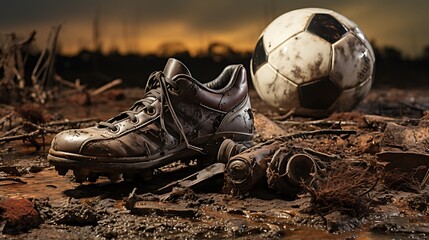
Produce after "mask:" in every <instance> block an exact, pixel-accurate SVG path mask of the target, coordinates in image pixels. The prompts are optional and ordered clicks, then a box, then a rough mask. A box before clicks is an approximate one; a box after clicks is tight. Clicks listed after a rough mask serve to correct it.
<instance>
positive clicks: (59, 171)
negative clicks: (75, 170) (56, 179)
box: [55, 166, 69, 176]
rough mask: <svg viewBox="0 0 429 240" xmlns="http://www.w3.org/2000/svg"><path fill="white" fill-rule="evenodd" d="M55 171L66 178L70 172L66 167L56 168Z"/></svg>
mask: <svg viewBox="0 0 429 240" xmlns="http://www.w3.org/2000/svg"><path fill="white" fill-rule="evenodd" d="M55 170H56V171H57V172H58V175H61V176H65V175H66V174H67V172H68V171H69V169H68V168H66V167H60V166H55Z"/></svg>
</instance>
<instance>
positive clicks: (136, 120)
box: [131, 118, 140, 124]
mask: <svg viewBox="0 0 429 240" xmlns="http://www.w3.org/2000/svg"><path fill="white" fill-rule="evenodd" d="M139 122H140V120H139V119H138V118H136V119H135V120H131V123H133V124H137V123H139Z"/></svg>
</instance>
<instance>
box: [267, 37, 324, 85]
mask: <svg viewBox="0 0 429 240" xmlns="http://www.w3.org/2000/svg"><path fill="white" fill-rule="evenodd" d="M330 58H331V44H330V43H328V42H327V41H325V40H324V39H322V38H320V37H318V36H316V35H314V34H312V33H309V32H302V33H300V34H298V35H296V36H295V37H293V38H291V39H289V40H287V41H286V42H284V43H283V44H281V45H280V46H279V47H277V48H276V49H275V50H274V51H273V52H272V53H271V54H270V55H269V56H268V62H269V63H270V64H271V65H272V66H273V67H274V68H275V69H277V70H278V71H279V73H280V74H282V75H283V76H285V77H287V78H289V79H290V80H292V81H293V82H294V83H296V84H302V83H306V82H309V81H312V80H315V79H319V78H322V77H326V76H328V74H329V65H330Z"/></svg>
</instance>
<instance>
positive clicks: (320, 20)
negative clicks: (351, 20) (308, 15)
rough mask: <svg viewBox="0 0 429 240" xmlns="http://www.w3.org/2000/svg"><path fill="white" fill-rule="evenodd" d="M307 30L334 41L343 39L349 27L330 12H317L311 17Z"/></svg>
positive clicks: (331, 41)
mask: <svg viewBox="0 0 429 240" xmlns="http://www.w3.org/2000/svg"><path fill="white" fill-rule="evenodd" d="M307 31H309V32H311V33H313V34H315V35H317V36H319V37H321V38H323V39H325V40H326V41H328V42H330V43H334V42H336V41H338V40H340V39H341V37H342V36H343V35H344V34H345V33H346V32H347V28H346V27H345V26H343V24H341V23H340V22H339V21H338V20H337V19H336V18H334V17H333V16H331V15H330V14H325V13H317V14H314V16H313V18H312V19H311V21H310V24H309V25H308V27H307Z"/></svg>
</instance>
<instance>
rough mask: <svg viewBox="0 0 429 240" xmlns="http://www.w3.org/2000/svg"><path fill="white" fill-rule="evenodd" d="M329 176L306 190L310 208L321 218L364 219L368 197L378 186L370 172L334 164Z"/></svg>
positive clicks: (374, 174) (369, 168)
mask: <svg viewBox="0 0 429 240" xmlns="http://www.w3.org/2000/svg"><path fill="white" fill-rule="evenodd" d="M331 168H332V169H331V172H330V173H329V175H328V176H327V177H326V179H324V180H319V181H318V183H317V184H316V187H311V186H306V187H305V188H306V190H307V192H309V193H310V195H311V201H310V203H311V206H312V208H313V209H314V210H315V212H316V213H318V214H319V215H320V216H322V217H323V216H324V215H327V214H329V213H332V212H334V211H339V212H341V213H344V214H347V215H349V216H352V217H359V218H360V217H363V216H364V215H365V214H367V212H368V210H369V206H370V203H371V197H370V195H369V193H370V192H371V191H372V190H374V188H375V186H376V185H377V184H378V182H379V177H378V174H377V171H375V170H374V169H373V168H371V167H368V168H362V167H354V166H350V165H349V164H347V163H346V162H342V161H341V162H340V161H338V162H334V163H333V164H332V166H331Z"/></svg>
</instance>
